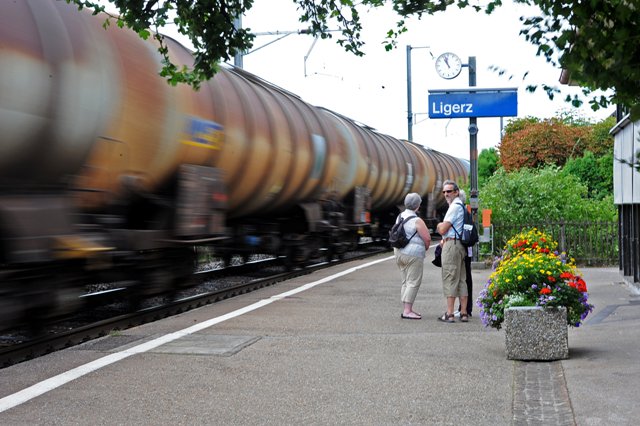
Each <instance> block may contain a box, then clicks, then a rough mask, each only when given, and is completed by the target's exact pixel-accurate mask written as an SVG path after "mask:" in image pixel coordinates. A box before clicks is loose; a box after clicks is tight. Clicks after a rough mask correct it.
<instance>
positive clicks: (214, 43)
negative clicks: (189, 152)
mask: <svg viewBox="0 0 640 426" xmlns="http://www.w3.org/2000/svg"><path fill="white" fill-rule="evenodd" d="M65 1H67V2H68V3H74V4H76V5H77V6H78V7H79V8H90V9H92V10H94V11H95V12H96V13H98V12H102V11H104V7H103V6H102V5H100V4H98V3H96V1H94V0H65ZM107 1H109V2H110V3H112V4H113V5H114V6H115V7H116V8H117V9H118V11H119V14H120V15H119V17H112V19H114V20H115V22H116V23H117V25H119V26H123V27H124V26H126V27H129V28H132V29H133V30H134V31H136V32H138V34H139V35H140V36H141V37H143V38H148V37H150V36H153V37H156V38H158V40H159V42H160V48H159V49H160V52H161V53H162V55H163V56H164V61H165V66H164V68H163V70H162V75H164V76H165V77H166V78H167V79H168V80H169V82H171V83H172V84H177V83H180V82H184V83H188V84H191V85H192V86H194V87H197V86H198V85H199V83H200V82H201V81H204V80H206V79H209V78H211V77H212V76H213V75H214V74H215V73H216V71H217V69H218V64H219V62H220V61H228V60H230V58H232V57H233V56H235V55H236V54H237V53H239V52H243V51H246V50H248V49H249V48H250V47H251V46H252V42H253V38H254V36H253V35H252V34H251V33H250V30H249V29H243V28H236V27H235V26H234V21H235V19H236V18H237V17H239V16H242V14H243V13H244V12H246V11H247V10H249V9H250V8H251V7H252V5H253V0H107ZM292 1H293V2H294V3H296V4H297V5H298V9H299V11H300V21H301V22H303V23H307V24H308V25H309V26H310V31H311V32H312V33H313V34H314V35H316V36H319V37H321V38H332V35H331V33H330V32H329V28H330V27H331V28H338V29H339V30H340V34H341V35H340V36H339V38H338V40H337V43H338V44H340V45H341V46H343V47H344V49H345V50H347V51H349V52H352V53H354V54H356V55H362V54H363V52H362V50H361V48H362V46H363V44H364V43H363V41H362V39H361V30H362V24H363V23H362V21H361V19H360V13H359V10H363V9H365V8H376V7H382V6H384V5H388V4H391V5H392V6H393V9H394V11H395V12H396V13H397V14H398V17H399V20H398V21H397V22H395V23H393V24H390V29H389V30H388V31H387V33H386V34H387V43H386V44H385V48H386V49H387V50H390V49H392V48H393V47H394V46H395V42H396V40H397V37H398V36H399V35H400V34H402V33H403V32H405V31H406V27H405V19H406V18H408V17H411V16H416V17H420V16H422V15H423V14H430V15H433V14H436V13H439V12H442V11H445V10H446V9H447V8H449V7H454V6H455V7H458V8H466V7H471V8H473V9H475V10H476V11H478V12H483V13H487V14H490V13H492V12H493V11H494V10H495V9H496V8H497V7H500V6H501V5H502V0H493V1H489V2H487V3H486V4H484V5H481V6H480V5H478V4H472V2H470V1H469V0H361V1H360V2H354V1H353V0H292ZM513 1H514V2H515V3H520V4H526V5H536V6H538V7H539V8H540V10H541V13H540V15H539V16H534V17H527V18H521V21H522V22H523V28H522V30H521V34H523V35H524V36H525V37H526V39H527V40H528V41H529V42H531V43H532V44H533V45H535V46H537V47H538V54H539V55H542V56H544V57H545V58H546V59H547V60H548V61H550V62H552V63H554V64H555V65H558V66H559V67H562V68H563V69H564V70H565V71H566V72H567V73H568V74H569V75H570V76H571V79H572V80H573V81H574V82H575V83H577V84H579V85H580V86H581V87H583V94H584V95H585V96H587V97H588V96H592V94H593V92H594V91H595V90H603V91H607V90H612V91H613V94H612V95H609V96H608V97H605V96H598V97H595V96H593V97H592V98H591V99H590V101H589V102H590V103H591V107H592V108H593V109H598V108H599V107H604V106H608V105H610V104H621V105H624V106H626V107H628V108H630V109H631V112H632V115H633V116H634V117H640V67H638V66H637V64H638V62H639V60H640V43H638V40H637V39H638V36H639V35H640V28H639V22H640V13H638V12H639V11H638V6H639V5H640V4H639V3H638V2H637V1H636V0H609V1H584V0H564V1H553V0H513ZM167 23H174V24H175V25H176V26H177V29H178V31H179V32H180V33H181V34H183V35H185V36H187V37H188V38H189V39H190V41H191V43H192V44H193V47H194V49H195V50H194V57H195V62H194V67H193V69H187V68H177V67H176V66H175V65H174V64H172V63H171V61H170V60H169V57H168V55H167V51H166V47H165V46H164V44H163V43H162V36H159V35H157V34H153V35H152V34H151V33H150V32H149V30H148V29H152V30H154V31H156V32H158V30H159V29H160V28H162V27H163V26H165V25H166V24H167ZM556 58H559V59H556ZM534 89H535V88H534V87H530V90H534ZM543 89H544V90H546V92H547V94H548V95H549V96H550V97H553V96H554V95H555V94H557V93H558V92H559V90H558V89H557V88H555V87H553V86H549V85H545V86H543ZM566 100H567V101H569V102H571V103H573V104H574V105H576V106H577V105H580V104H581V103H582V100H581V99H579V98H577V97H574V98H567V99H566Z"/></svg>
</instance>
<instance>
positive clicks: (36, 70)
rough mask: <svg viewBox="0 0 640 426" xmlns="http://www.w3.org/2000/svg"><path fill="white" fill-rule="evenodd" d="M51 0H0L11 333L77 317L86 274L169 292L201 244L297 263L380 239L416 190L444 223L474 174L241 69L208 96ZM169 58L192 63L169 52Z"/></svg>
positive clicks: (140, 45)
mask: <svg viewBox="0 0 640 426" xmlns="http://www.w3.org/2000/svg"><path fill="white" fill-rule="evenodd" d="M103 22H104V18H102V17H100V16H98V17H95V16H92V15H90V14H89V13H85V12H80V11H78V10H77V9H76V8H75V7H74V6H71V5H68V4H66V3H65V2H61V1H56V0H37V1H35V0H34V1H32V0H25V1H19V2H14V1H11V2H9V1H2V2H0V129H1V130H2V131H1V132H0V265H1V269H0V328H1V327H2V326H3V325H6V324H12V323H14V322H15V321H17V320H19V319H24V318H31V319H34V318H43V317H47V316H49V315H57V314H61V313H64V312H66V311H68V310H70V309H75V305H76V304H78V303H79V302H78V301H79V300H80V299H79V298H78V295H79V293H81V292H82V289H83V287H84V285H85V284H86V283H87V280H88V277H91V279H101V280H126V283H128V285H129V286H130V290H131V297H139V296H144V295H149V294H156V293H160V292H166V291H171V290H175V289H176V288H178V287H179V286H180V285H183V283H186V282H188V280H187V278H188V277H189V276H190V275H191V274H192V272H193V265H194V261H195V251H194V247H195V246H202V245H208V246H210V247H212V248H213V250H214V251H215V252H216V253H218V254H220V255H221V256H226V257H229V256H231V255H233V254H243V255H247V254H249V253H269V254H274V255H278V256H282V257H283V258H284V259H286V261H287V262H289V263H290V264H292V265H294V264H303V263H304V262H306V261H308V260H309V259H312V258H314V256H317V255H318V254H319V253H324V254H325V255H326V254H328V255H329V256H339V255H341V254H342V253H343V252H344V251H346V250H347V249H348V248H349V247H351V246H353V245H354V244H356V243H357V242H358V241H359V238H361V237H363V236H366V237H371V238H374V239H377V238H381V237H382V238H383V237H384V236H385V234H386V232H387V230H388V228H389V227H390V222H391V221H393V219H394V218H395V215H396V213H397V211H398V210H397V208H398V207H397V206H398V205H400V204H401V203H402V201H403V198H404V195H405V194H406V193H408V192H418V193H420V194H422V195H423V199H424V200H425V203H424V205H423V209H424V212H423V216H424V217H426V218H427V219H428V220H431V221H436V220H437V218H438V215H439V214H440V215H441V212H439V210H441V209H442V208H443V207H446V202H445V201H444V199H443V198H442V195H441V191H440V189H441V186H442V181H443V180H444V179H446V178H452V179H457V180H461V181H463V182H464V181H466V179H467V176H468V163H465V162H464V161H463V160H459V159H456V158H454V157H451V156H449V155H446V154H443V153H440V152H436V151H433V150H430V149H427V148H424V147H423V146H421V145H417V144H414V143H410V142H408V141H404V140H399V139H395V138H392V137H390V136H387V135H383V134H380V133H378V132H376V131H375V130H374V129H372V128H369V127H366V126H363V125H361V124H359V123H356V122H355V121H353V120H351V119H349V118H347V117H344V116H342V115H340V114H337V113H335V112H332V111H329V110H327V109H323V108H318V107H314V106H312V105H309V104H307V103H305V102H304V101H302V100H301V99H300V98H299V97H298V96H296V95H294V94H292V93H290V92H287V91H286V90H284V89H282V88H279V87H277V86H275V85H272V84H270V83H268V82H266V81H263V80H261V79H260V78H258V77H257V76H254V75H251V74H249V73H247V72H245V71H243V70H241V69H235V68H232V67H223V68H222V69H221V70H220V72H219V73H218V74H217V75H216V76H215V78H213V79H212V80H211V81H209V82H206V83H204V84H203V85H202V87H201V88H200V90H199V91H194V90H192V89H191V88H189V87H186V86H178V87H173V86H170V85H169V84H167V82H166V81H165V80H164V79H163V78H161V77H159V76H158V70H159V68H160V56H159V54H158V52H157V50H156V45H155V44H154V42H152V41H143V40H141V39H140V38H139V37H138V36H137V35H136V34H135V33H134V32H132V31H129V30H123V29H120V28H117V26H111V27H110V28H108V29H106V30H105V29H104V28H103V26H102V24H103ZM167 44H168V47H169V51H170V54H171V56H172V58H173V60H174V61H175V62H177V63H181V64H187V65H188V64H190V63H191V62H192V55H191V53H190V52H189V50H188V49H186V48H185V47H184V46H182V45H180V44H179V43H177V42H176V41H174V40H172V39H167Z"/></svg>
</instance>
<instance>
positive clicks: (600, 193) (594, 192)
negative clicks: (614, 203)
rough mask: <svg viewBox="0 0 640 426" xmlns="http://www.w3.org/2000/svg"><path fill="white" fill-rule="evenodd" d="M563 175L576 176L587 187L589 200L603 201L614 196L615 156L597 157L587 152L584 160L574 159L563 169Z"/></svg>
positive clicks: (609, 154)
mask: <svg viewBox="0 0 640 426" xmlns="http://www.w3.org/2000/svg"><path fill="white" fill-rule="evenodd" d="M562 173H565V174H571V175H574V176H576V177H577V178H578V179H580V181H581V182H582V183H584V184H585V185H587V194H588V196H589V198H593V199H596V200H601V199H603V198H605V197H607V196H609V195H611V194H613V154H612V153H611V152H609V153H605V154H603V155H598V156H595V155H594V154H593V153H592V152H591V151H586V152H585V153H584V156H583V157H582V158H572V159H569V160H568V161H567V163H566V164H565V165H564V167H563V168H562Z"/></svg>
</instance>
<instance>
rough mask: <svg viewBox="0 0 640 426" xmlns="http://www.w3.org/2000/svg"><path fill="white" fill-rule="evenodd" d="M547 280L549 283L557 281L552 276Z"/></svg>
mask: <svg viewBox="0 0 640 426" xmlns="http://www.w3.org/2000/svg"><path fill="white" fill-rule="evenodd" d="M547 279H548V280H549V282H551V283H555V282H556V279H555V278H553V277H552V276H551V275H549V276H548V277H547Z"/></svg>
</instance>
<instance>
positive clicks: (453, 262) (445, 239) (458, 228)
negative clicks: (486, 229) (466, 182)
mask: <svg viewBox="0 0 640 426" xmlns="http://www.w3.org/2000/svg"><path fill="white" fill-rule="evenodd" d="M442 193H443V194H444V197H445V199H446V200H447V203H449V209H448V210H447V213H446V214H445V216H444V219H443V221H442V222H440V223H439V224H438V226H437V227H436V230H437V231H438V233H439V234H440V235H442V241H441V244H442V290H443V293H444V297H445V298H446V302H447V311H446V312H445V313H444V314H442V316H440V317H438V320H439V321H443V322H447V323H453V322H455V320H454V319H453V318H454V316H453V311H454V306H455V301H456V297H458V298H459V299H460V321H461V322H468V321H469V315H468V314H467V300H468V297H469V294H468V292H467V283H466V277H467V271H466V266H465V257H466V255H467V248H466V247H464V246H463V245H462V242H460V240H459V239H458V238H457V235H459V234H460V233H461V232H462V227H463V225H464V204H463V203H462V201H460V198H459V197H458V195H459V193H460V188H458V184H456V183H455V182H454V181H451V180H446V181H444V184H443V185H442Z"/></svg>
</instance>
